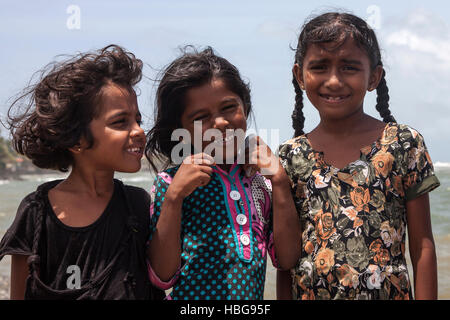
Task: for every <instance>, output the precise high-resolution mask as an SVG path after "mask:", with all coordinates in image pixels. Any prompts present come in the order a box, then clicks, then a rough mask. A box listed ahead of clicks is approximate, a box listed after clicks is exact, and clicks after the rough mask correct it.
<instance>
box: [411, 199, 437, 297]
mask: <svg viewBox="0 0 450 320" xmlns="http://www.w3.org/2000/svg"><path fill="white" fill-rule="evenodd" d="M406 214H407V220H408V237H409V238H408V239H409V252H410V256H411V262H412V266H413V272H414V295H415V298H416V299H417V300H428V299H437V263H436V251H435V246H434V239H433V233H432V231H431V219H430V203H429V198H428V193H426V194H424V195H421V196H419V197H417V198H415V199H412V200H410V201H408V202H407V203H406Z"/></svg>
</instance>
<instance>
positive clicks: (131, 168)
mask: <svg viewBox="0 0 450 320" xmlns="http://www.w3.org/2000/svg"><path fill="white" fill-rule="evenodd" d="M99 100H100V105H99V106H98V108H99V110H100V112H99V115H98V116H96V117H95V118H94V119H93V120H92V121H91V123H90V124H89V128H90V131H91V133H92V136H93V140H94V144H93V146H92V147H91V148H83V145H84V144H85V143H84V142H83V140H82V141H81V147H82V151H81V152H78V151H75V152H76V156H75V159H76V158H79V159H80V160H81V161H82V164H83V165H91V166H93V168H94V169H95V170H112V171H120V172H136V171H138V170H139V169H140V168H141V158H142V155H143V151H144V146H145V134H144V130H143V129H142V128H141V127H140V124H141V114H140V112H139V109H138V105H137V99H136V94H135V92H134V90H133V89H131V88H123V87H120V86H118V85H115V84H108V85H106V86H105V87H103V88H102V95H101V97H100V99H99ZM75 150H76V149H75ZM77 152H78V154H77Z"/></svg>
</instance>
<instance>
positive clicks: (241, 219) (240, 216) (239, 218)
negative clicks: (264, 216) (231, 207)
mask: <svg viewBox="0 0 450 320" xmlns="http://www.w3.org/2000/svg"><path fill="white" fill-rule="evenodd" d="M236 221H237V223H238V224H240V225H241V226H243V225H244V224H246V223H247V217H246V216H244V215H243V214H238V215H237V217H236Z"/></svg>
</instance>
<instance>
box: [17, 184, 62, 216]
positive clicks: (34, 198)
mask: <svg viewBox="0 0 450 320" xmlns="http://www.w3.org/2000/svg"><path fill="white" fill-rule="evenodd" d="M61 181H62V180H53V181H49V182H46V183H43V184H41V185H40V186H38V187H37V188H36V190H35V191H33V192H31V193H29V194H28V195H26V196H25V197H24V198H23V199H22V201H21V202H20V204H19V207H18V209H17V213H18V214H19V213H27V212H29V211H30V210H29V209H30V208H32V207H33V208H34V207H36V208H39V210H43V208H44V205H45V204H46V203H47V199H48V191H49V190H50V189H52V188H53V187H55V186H56V185H57V184H58V183H60V182H61ZM33 212H36V210H33Z"/></svg>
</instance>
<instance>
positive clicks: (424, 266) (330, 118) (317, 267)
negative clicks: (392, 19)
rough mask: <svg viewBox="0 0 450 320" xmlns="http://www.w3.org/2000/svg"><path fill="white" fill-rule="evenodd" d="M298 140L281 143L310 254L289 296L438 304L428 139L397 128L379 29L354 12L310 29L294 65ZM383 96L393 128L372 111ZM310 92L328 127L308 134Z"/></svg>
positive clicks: (288, 287)
mask: <svg viewBox="0 0 450 320" xmlns="http://www.w3.org/2000/svg"><path fill="white" fill-rule="evenodd" d="M293 75H294V79H293V84H294V88H295V92H296V99H295V100H296V104H295V109H294V112H293V115H292V119H293V127H294V129H295V138H293V139H291V140H289V141H287V142H285V143H284V144H282V145H281V146H280V149H279V155H280V158H281V162H282V165H283V166H284V167H285V169H286V172H287V173H288V176H289V178H290V180H291V184H292V192H293V195H294V201H295V204H296V207H297V211H298V213H299V215H300V218H301V224H302V230H303V233H302V256H301V258H300V259H299V261H298V263H297V265H296V267H295V268H294V269H292V270H291V273H289V272H281V271H278V275H277V278H278V281H277V292H278V296H279V298H294V299H412V298H413V295H412V288H411V282H410V277H409V275H408V269H407V265H406V260H405V238H406V231H407V230H408V236H409V252H410V256H411V261H412V267H413V272H414V287H415V288H414V289H415V290H414V294H415V298H416V299H435V298H436V297H437V270H436V269H437V268H436V254H435V247H434V241H433V235H432V230H431V222H430V207H429V198H428V192H430V191H431V190H433V189H434V188H436V187H438V186H439V181H438V179H437V178H436V176H435V175H434V171H433V165H432V162H431V159H430V156H429V154H428V151H427V148H426V146H425V142H424V139H423V137H422V136H421V135H420V133H418V132H417V131H416V130H415V129H413V128H411V127H409V126H407V125H403V124H398V123H396V121H395V119H394V118H393V116H392V115H391V112H390V110H389V105H388V101H389V95H388V88H387V85H386V80H385V71H384V69H383V64H382V62H381V55H380V49H379V47H378V42H377V39H376V36H375V33H374V31H373V30H372V29H371V28H370V27H369V26H368V25H367V24H366V22H365V21H363V20H362V19H360V18H358V17H356V16H354V15H351V14H346V13H333V12H332V13H325V14H322V15H320V16H318V17H316V18H314V19H312V20H310V21H309V22H308V23H307V24H305V25H304V27H303V30H302V32H301V34H300V37H299V41H298V46H297V50H296V56H295V65H294V68H293ZM375 89H376V92H377V105H376V109H377V110H378V111H379V113H380V115H381V117H382V118H383V121H384V122H381V121H379V120H377V119H375V118H373V117H371V116H369V115H367V114H366V113H364V110H363V102H364V96H365V94H366V92H367V91H373V90H375ZM303 92H306V95H307V96H308V98H309V100H310V101H311V103H312V104H313V105H314V107H315V108H316V109H317V110H318V111H319V114H320V123H319V125H318V126H317V127H316V128H315V129H314V130H312V131H311V132H310V133H308V134H304V132H303V124H304V120H305V118H304V116H303V112H302V108H303Z"/></svg>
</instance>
